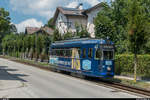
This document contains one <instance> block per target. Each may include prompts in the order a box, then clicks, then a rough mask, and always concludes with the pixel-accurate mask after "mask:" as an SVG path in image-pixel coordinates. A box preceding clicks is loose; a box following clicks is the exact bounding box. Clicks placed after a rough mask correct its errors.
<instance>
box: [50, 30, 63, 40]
mask: <svg viewBox="0 0 150 100" xmlns="http://www.w3.org/2000/svg"><path fill="white" fill-rule="evenodd" d="M60 40H62V36H61V34H60V33H59V31H58V30H57V29H55V30H54V34H53V37H52V41H53V42H54V41H60Z"/></svg>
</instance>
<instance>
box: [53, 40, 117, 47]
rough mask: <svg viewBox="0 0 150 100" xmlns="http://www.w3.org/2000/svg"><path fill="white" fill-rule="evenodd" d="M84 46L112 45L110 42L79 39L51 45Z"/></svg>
mask: <svg viewBox="0 0 150 100" xmlns="http://www.w3.org/2000/svg"><path fill="white" fill-rule="evenodd" d="M85 44H111V45H113V44H114V43H113V42H112V41H109V40H104V39H92V38H81V39H72V40H63V41H56V42H55V43H53V44H52V46H61V45H63V46H65V45H85Z"/></svg>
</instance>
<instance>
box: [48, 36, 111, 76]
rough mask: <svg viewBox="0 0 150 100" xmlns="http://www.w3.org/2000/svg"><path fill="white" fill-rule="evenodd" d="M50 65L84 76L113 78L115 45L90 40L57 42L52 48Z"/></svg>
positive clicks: (109, 42)
mask: <svg viewBox="0 0 150 100" xmlns="http://www.w3.org/2000/svg"><path fill="white" fill-rule="evenodd" d="M49 63H50V64H51V65H55V68H56V69H58V70H63V71H67V72H74V73H79V74H82V75H84V76H91V77H113V76H114V43H113V42H111V41H109V40H103V39H90V38H82V39H73V40H64V41H59V42H55V43H53V44H51V46H50V58H49Z"/></svg>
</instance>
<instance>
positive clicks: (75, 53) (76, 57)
mask: <svg viewBox="0 0 150 100" xmlns="http://www.w3.org/2000/svg"><path fill="white" fill-rule="evenodd" d="M72 69H75V70H80V51H79V50H78V49H77V48H73V49H72Z"/></svg>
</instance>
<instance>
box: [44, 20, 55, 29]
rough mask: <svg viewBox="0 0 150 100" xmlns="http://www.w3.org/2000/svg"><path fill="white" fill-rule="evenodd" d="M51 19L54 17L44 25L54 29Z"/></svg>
mask: <svg viewBox="0 0 150 100" xmlns="http://www.w3.org/2000/svg"><path fill="white" fill-rule="evenodd" d="M53 20H54V18H50V19H49V21H48V23H47V24H46V25H47V26H48V27H50V28H52V29H55V26H54V25H53Z"/></svg>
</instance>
